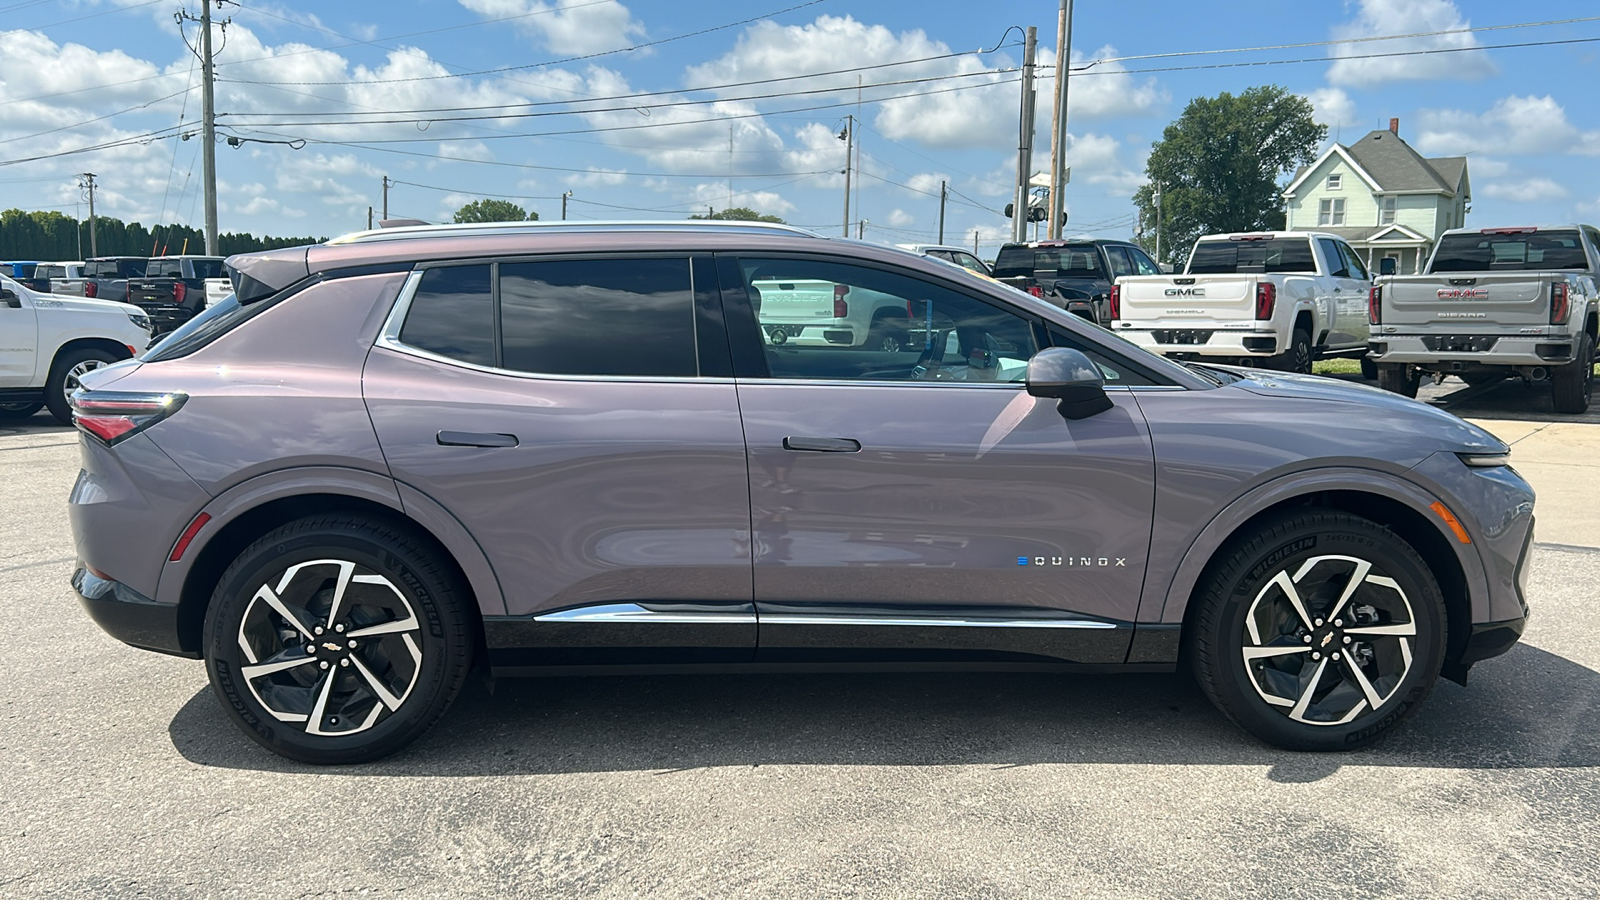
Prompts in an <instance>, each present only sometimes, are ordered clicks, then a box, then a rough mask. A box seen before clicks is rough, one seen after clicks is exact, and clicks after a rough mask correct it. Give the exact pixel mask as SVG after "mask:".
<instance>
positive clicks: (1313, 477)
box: [1140, 467, 1489, 625]
mask: <svg viewBox="0 0 1600 900" xmlns="http://www.w3.org/2000/svg"><path fill="white" fill-rule="evenodd" d="M1323 491H1353V492H1357V493H1366V494H1377V495H1380V496H1383V497H1387V498H1389V499H1391V500H1397V501H1399V502H1401V503H1404V504H1406V505H1407V506H1409V507H1410V508H1412V509H1414V510H1417V511H1418V512H1419V513H1421V512H1422V510H1426V509H1427V508H1428V507H1429V506H1430V505H1431V504H1433V503H1436V502H1440V499H1441V498H1439V497H1436V496H1434V495H1433V494H1432V493H1431V492H1429V491H1427V490H1425V489H1423V488H1422V487H1421V486H1419V485H1417V484H1415V483H1413V482H1410V481H1407V480H1406V479H1404V478H1400V477H1398V476H1396V475H1392V474H1390V473H1387V472H1381V471H1378V470H1376V469H1357V468H1343V467H1340V468H1325V469H1311V470H1307V471H1302V472H1291V473H1288V474H1285V475H1282V476H1280V477H1278V478H1275V479H1273V480H1271V481H1268V482H1265V483H1263V484H1259V485H1257V486H1255V487H1254V488H1252V489H1251V490H1249V491H1246V492H1245V493H1244V494H1243V495H1241V496H1239V497H1238V498H1237V499H1235V500H1234V501H1233V502H1232V503H1230V504H1228V505H1227V506H1226V507H1224V508H1223V510H1222V511H1221V512H1219V513H1218V514H1217V515H1216V516H1215V517H1214V518H1213V519H1212V520H1211V521H1210V522H1209V523H1207V524H1206V526H1205V527H1204V528H1203V529H1201V530H1200V533H1199V534H1198V535H1197V536H1196V537H1195V539H1194V540H1193V541H1192V542H1191V543H1190V545H1189V549H1188V550H1187V551H1186V552H1185V553H1184V555H1183V560H1182V561H1181V562H1180V563H1179V564H1178V568H1177V570H1176V571H1175V572H1174V574H1173V576H1172V579H1171V581H1170V582H1169V583H1168V584H1166V585H1151V586H1150V589H1149V591H1148V592H1147V596H1149V597H1151V598H1153V599H1155V600H1157V601H1159V602H1160V604H1161V611H1160V614H1159V615H1156V616H1152V617H1151V619H1150V620H1151V621H1155V622H1159V623H1162V624H1168V625H1181V624H1182V623H1183V617H1184V613H1185V612H1186V611H1187V608H1188V604H1189V600H1190V598H1191V597H1192V596H1193V594H1194V590H1195V587H1196V586H1197V585H1198V584H1199V582H1200V576H1201V574H1202V573H1203V572H1204V570H1205V567H1206V564H1207V563H1209V562H1210V561H1211V559H1212V557H1213V556H1215V555H1216V552H1217V550H1219V549H1220V548H1221V547H1222V545H1223V544H1224V543H1226V542H1227V540H1228V539H1229V538H1230V537H1232V536H1233V535H1234V534H1235V533H1236V532H1237V531H1238V530H1239V528H1240V526H1242V525H1244V523H1245V522H1247V521H1249V520H1250V519H1251V518H1252V517H1254V516H1255V515H1257V514H1258V513H1260V512H1262V511H1264V510H1266V509H1268V508H1270V507H1272V506H1275V505H1277V504H1279V503H1282V502H1284V501H1286V500H1293V499H1294V498H1296V497H1303V496H1306V495H1308V494H1315V493H1320V492H1323ZM1423 516H1424V518H1426V519H1427V520H1428V521H1429V522H1430V523H1432V524H1433V526H1434V527H1435V528H1436V529H1438V531H1439V534H1440V536H1441V537H1443V538H1445V540H1446V543H1447V544H1448V545H1449V546H1450V547H1451V549H1452V550H1453V551H1454V552H1455V554H1456V559H1457V561H1458V562H1459V563H1460V565H1461V571H1462V572H1463V573H1465V575H1466V581H1467V593H1468V600H1469V603H1470V604H1471V607H1472V610H1473V616H1474V618H1475V619H1477V618H1484V619H1486V618H1487V617H1488V598H1489V583H1488V578H1487V576H1486V575H1485V573H1484V569H1483V561H1482V560H1481V559H1479V558H1478V555H1477V553H1476V552H1475V551H1474V550H1473V548H1472V546H1471V545H1467V544H1462V543H1460V542H1459V541H1457V540H1456V539H1455V537H1454V535H1453V534H1451V533H1450V531H1449V530H1448V526H1446V525H1445V524H1444V522H1442V521H1440V520H1439V518H1438V517H1437V516H1430V515H1427V514H1426V513H1423ZM1140 619H1141V621H1144V620H1145V617H1144V616H1143V615H1141V616H1140Z"/></svg>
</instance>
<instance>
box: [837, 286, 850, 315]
mask: <svg viewBox="0 0 1600 900" xmlns="http://www.w3.org/2000/svg"><path fill="white" fill-rule="evenodd" d="M848 293H850V285H848V284H836V285H834V286H833V317H834V318H835V319H843V318H844V317H846V316H848V315H850V304H848V303H846V302H845V300H844V298H845V295H846V294H848Z"/></svg>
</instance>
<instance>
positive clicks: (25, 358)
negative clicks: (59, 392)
mask: <svg viewBox="0 0 1600 900" xmlns="http://www.w3.org/2000/svg"><path fill="white" fill-rule="evenodd" d="M0 288H4V289H6V290H8V291H10V292H11V294H12V296H14V297H16V298H17V299H16V300H14V301H12V300H0V387H14V388H25V387H33V386H34V384H33V380H34V379H33V374H34V367H35V365H36V361H35V353H36V352H37V351H36V350H35V346H34V345H35V344H37V343H38V342H39V334H38V324H37V321H38V320H37V313H35V312H34V309H33V301H32V299H30V298H29V297H28V295H27V293H26V292H25V291H24V290H23V288H22V285H21V284H19V283H17V282H15V281H12V280H11V279H10V278H0ZM13 302H14V303H16V304H18V305H17V306H15V307H13V306H12V305H11V304H12V303H13Z"/></svg>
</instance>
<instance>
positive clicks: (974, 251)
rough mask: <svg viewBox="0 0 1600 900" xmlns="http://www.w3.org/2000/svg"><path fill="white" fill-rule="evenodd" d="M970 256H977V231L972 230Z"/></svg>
mask: <svg viewBox="0 0 1600 900" xmlns="http://www.w3.org/2000/svg"><path fill="white" fill-rule="evenodd" d="M972 255H973V256H977V255H978V229H976V228H974V229H972Z"/></svg>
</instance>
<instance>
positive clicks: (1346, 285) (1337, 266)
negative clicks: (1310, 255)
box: [1311, 238, 1370, 347]
mask: <svg viewBox="0 0 1600 900" xmlns="http://www.w3.org/2000/svg"><path fill="white" fill-rule="evenodd" d="M1317 247H1318V248H1319V249H1320V250H1321V251H1322V259H1323V261H1324V264H1325V265H1326V266H1327V272H1328V279H1329V283H1330V284H1331V285H1332V291H1333V303H1332V305H1331V308H1332V310H1333V315H1332V316H1331V317H1330V318H1329V320H1328V321H1327V322H1324V323H1323V327H1324V328H1326V329H1328V338H1327V344H1328V345H1329V346H1330V347H1353V346H1356V345H1358V344H1362V345H1364V344H1366V342H1367V333H1366V322H1367V288H1368V287H1369V286H1370V285H1369V283H1368V281H1367V279H1366V270H1365V269H1363V268H1361V264H1360V262H1359V261H1354V260H1352V257H1353V256H1355V254H1354V253H1350V252H1349V251H1348V250H1347V249H1346V248H1345V247H1344V246H1343V242H1341V241H1337V240H1335V239H1333V238H1317ZM1317 337H1318V336H1317V335H1312V336H1311V339H1312V340H1313V341H1315V340H1317Z"/></svg>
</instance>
